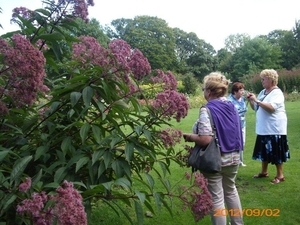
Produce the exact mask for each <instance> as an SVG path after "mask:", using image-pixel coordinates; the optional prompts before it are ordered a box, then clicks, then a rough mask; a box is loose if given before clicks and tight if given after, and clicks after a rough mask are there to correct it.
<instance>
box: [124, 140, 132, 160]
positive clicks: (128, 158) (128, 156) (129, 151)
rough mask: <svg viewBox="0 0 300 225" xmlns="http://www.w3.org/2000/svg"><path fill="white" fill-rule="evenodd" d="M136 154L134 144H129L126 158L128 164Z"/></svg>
mask: <svg viewBox="0 0 300 225" xmlns="http://www.w3.org/2000/svg"><path fill="white" fill-rule="evenodd" d="M133 152H134V143H132V142H127V143H126V145H125V157H126V160H127V161H128V162H130V161H131V159H132V156H133Z"/></svg>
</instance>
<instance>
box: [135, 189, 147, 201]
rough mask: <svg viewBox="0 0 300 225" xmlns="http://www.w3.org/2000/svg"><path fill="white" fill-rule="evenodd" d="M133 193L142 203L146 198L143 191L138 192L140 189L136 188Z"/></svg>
mask: <svg viewBox="0 0 300 225" xmlns="http://www.w3.org/2000/svg"><path fill="white" fill-rule="evenodd" d="M135 194H136V196H137V197H138V198H139V200H140V202H141V203H142V204H144V202H145V199H146V194H145V193H143V192H140V191H138V190H136V191H135Z"/></svg>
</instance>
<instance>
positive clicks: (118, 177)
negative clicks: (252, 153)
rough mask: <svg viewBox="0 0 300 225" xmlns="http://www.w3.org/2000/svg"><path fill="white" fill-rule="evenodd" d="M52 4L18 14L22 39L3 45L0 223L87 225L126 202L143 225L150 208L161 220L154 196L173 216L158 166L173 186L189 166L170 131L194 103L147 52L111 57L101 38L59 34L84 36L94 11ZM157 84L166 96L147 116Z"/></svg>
mask: <svg viewBox="0 0 300 225" xmlns="http://www.w3.org/2000/svg"><path fill="white" fill-rule="evenodd" d="M46 2H47V1H46ZM48 3H49V6H48V7H46V8H45V9H44V10H36V11H29V10H27V11H26V8H22V10H21V11H20V9H16V10H15V14H14V21H15V22H17V23H18V24H19V25H20V27H21V30H20V31H16V32H14V33H15V35H13V36H12V33H9V34H6V35H4V36H2V38H0V43H2V45H1V47H0V51H1V52H0V54H1V57H0V69H1V71H0V74H1V80H0V81H1V82H0V92H1V98H0V104H1V113H2V114H1V116H2V118H3V119H2V120H1V124H0V129H1V134H2V135H1V136H0V147H1V154H0V177H1V180H2V183H1V191H0V223H1V222H6V223H7V224H15V225H18V224H24V223H25V224H31V223H34V224H51V223H54V224H55V223H57V224H86V218H89V215H90V213H91V204H92V203H93V201H94V200H99V199H102V200H103V201H104V202H107V203H108V204H109V201H111V200H112V199H114V200H116V199H119V201H124V202H125V203H126V204H128V202H132V203H134V208H135V209H136V214H137V219H138V222H139V224H141V223H142V218H143V215H144V213H143V206H144V205H145V206H146V207H149V206H150V207H149V208H150V210H152V208H151V200H150V198H148V197H147V198H146V196H152V197H153V196H154V197H155V201H157V202H156V203H157V204H156V205H158V206H159V205H161V203H162V202H163V203H165V204H164V205H165V206H166V207H168V206H167V203H166V202H165V199H164V198H165V196H168V197H169V194H170V192H169V190H167V193H157V192H156V191H155V190H156V189H155V187H154V185H155V183H154V182H153V180H154V178H153V177H152V176H151V173H149V172H150V171H151V170H152V169H153V168H154V167H155V166H157V165H158V166H160V167H161V172H158V171H157V172H158V173H159V176H160V177H164V176H165V174H166V173H167V172H169V167H170V162H171V161H173V162H175V163H178V164H181V161H180V159H179V158H178V155H177V153H176V151H175V149H174V146H175V145H176V144H177V143H179V142H180V139H181V136H182V133H181V132H180V131H178V130H176V129H173V128H172V127H170V124H168V121H170V120H171V119H176V121H180V120H181V119H182V118H184V117H185V116H186V115H187V112H188V109H189V103H188V101H187V99H186V97H185V96H184V95H183V94H180V93H178V92H177V81H176V79H175V77H174V75H173V74H172V72H170V71H167V72H164V71H161V70H156V71H153V73H152V74H151V67H150V64H149V62H148V60H147V59H146V58H145V57H144V56H143V54H142V52H140V51H139V50H138V49H132V48H131V47H130V46H129V45H128V44H127V43H126V42H125V41H123V40H117V39H116V40H113V41H111V42H110V43H109V45H108V48H104V47H102V46H101V45H100V44H99V43H98V42H97V41H96V39H95V38H92V37H78V39H76V38H74V37H70V36H67V34H64V32H59V31H60V30H61V29H62V28H64V29H68V28H70V29H71V28H72V26H73V25H74V26H76V24H75V23H74V21H73V20H72V19H74V18H75V17H77V16H79V17H81V18H82V19H84V20H87V10H86V9H87V7H88V5H93V1H91V0H90V1H87V3H86V1H84V0H69V1H62V0H59V1H57V3H56V4H55V1H49V2H48ZM69 10H71V11H70V12H69ZM18 12H19V13H20V14H18ZM27 12H28V13H27ZM64 35H65V36H64ZM10 39H11V41H8V40H10ZM62 40H63V41H62ZM45 46H47V47H45ZM12 53H14V54H16V56H13V55H11V54H12ZM9 57H10V58H9ZM33 59H34V60H33ZM45 67H46V68H47V70H46V71H47V72H49V73H50V72H52V71H55V73H56V74H57V77H56V79H55V80H51V79H50V78H48V83H49V84H50V85H49V87H50V88H49V89H50V90H49V89H47V88H46V86H45V85H44V80H45V76H46V72H45V70H44V68H45ZM150 75H153V77H152V78H151V79H148V80H149V81H150V82H152V84H153V85H158V86H159V87H160V88H161V91H160V92H158V93H156V94H155V95H154V96H153V98H152V99H150V100H148V99H144V100H145V102H147V104H146V106H145V107H143V110H141V108H142V107H141V105H140V103H139V101H138V99H137V96H141V95H142V90H141V88H140V87H139V82H140V81H142V80H143V79H144V77H146V76H150ZM45 91H49V92H48V93H47V96H45ZM39 94H41V95H39ZM161 127H163V128H161ZM160 173H161V174H160ZM133 174H134V175H137V176H139V179H143V178H142V177H143V176H144V177H146V180H147V181H146V182H148V183H146V182H144V181H143V182H144V183H145V184H147V185H146V186H148V187H149V189H147V190H148V192H146V191H145V189H143V190H141V191H139V190H135V189H134V188H133V187H132V183H133ZM28 177H31V178H32V180H31V179H29V178H28ZM22 180H25V182H21V181H22ZM162 182H166V181H162ZM168 183H169V182H168ZM73 184H76V189H77V190H75V189H74V187H73ZM198 186H199V184H198ZM166 187H168V185H166ZM54 190H55V191H54ZM124 190H125V191H124ZM184 191H186V190H184ZM79 193H80V194H79ZM124 193H125V194H124ZM120 196H121V197H120ZM193 198H195V200H193V201H194V202H197V201H199V200H201V199H202V197H201V198H199V197H198V195H196V194H195V195H193ZM197 199H198V200H197ZM189 202H190V203H191V201H189ZM83 204H84V205H85V206H86V207H85V208H83ZM195 204H196V203H195ZM197 204H198V203H197ZM197 204H196V205H197ZM129 205H130V206H131V204H129ZM193 205H194V203H193V204H190V206H193ZM110 206H111V207H113V206H112V205H111V204H110ZM119 207H121V206H118V205H117V206H116V208H115V209H114V210H115V211H117V209H118V208H119ZM122 212H123V213H124V214H126V213H127V212H126V210H123V211H122ZM194 212H195V213H197V210H196V209H195V211H194ZM85 213H86V214H85ZM126 217H127V218H129V220H130V216H129V215H126ZM197 218H198V217H197Z"/></svg>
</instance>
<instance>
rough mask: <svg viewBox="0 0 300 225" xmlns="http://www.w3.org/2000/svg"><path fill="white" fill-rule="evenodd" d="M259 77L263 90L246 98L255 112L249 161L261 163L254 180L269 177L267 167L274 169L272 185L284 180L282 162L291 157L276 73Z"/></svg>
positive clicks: (284, 113) (265, 72) (282, 100)
mask: <svg viewBox="0 0 300 225" xmlns="http://www.w3.org/2000/svg"><path fill="white" fill-rule="evenodd" d="M260 77H261V82H262V85H263V87H264V89H263V90H262V91H261V92H260V93H259V94H258V96H257V97H256V96H255V94H253V93H250V94H249V96H248V99H249V101H250V105H251V108H252V109H253V110H255V111H256V134H257V137H256V142H255V146H254V150H253V157H252V158H253V159H254V160H260V161H261V162H262V168H261V172H260V173H259V174H257V175H254V176H253V178H263V177H268V176H269V174H268V164H269V163H271V164H275V165H276V169H277V174H276V176H275V178H274V179H273V180H272V181H271V183H272V184H278V183H280V182H282V181H284V180H285V178H284V175H283V162H286V161H287V160H288V159H289V158H290V151H289V147H288V141H287V116H286V111H285V105H284V95H283V93H282V91H281V90H280V89H279V88H278V87H277V83H278V74H277V72H276V71H275V70H273V69H266V70H263V71H262V72H261V73H260Z"/></svg>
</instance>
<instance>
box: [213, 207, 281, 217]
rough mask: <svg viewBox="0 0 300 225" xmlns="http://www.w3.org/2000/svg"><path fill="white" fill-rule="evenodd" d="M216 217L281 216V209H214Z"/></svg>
mask: <svg viewBox="0 0 300 225" xmlns="http://www.w3.org/2000/svg"><path fill="white" fill-rule="evenodd" d="M214 216H232V217H234V216H239V217H240V216H256V217H258V216H269V217H270V216H275V217H276V216H280V209H268V208H267V209H258V208H253V209H242V210H241V209H218V208H216V209H214Z"/></svg>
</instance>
